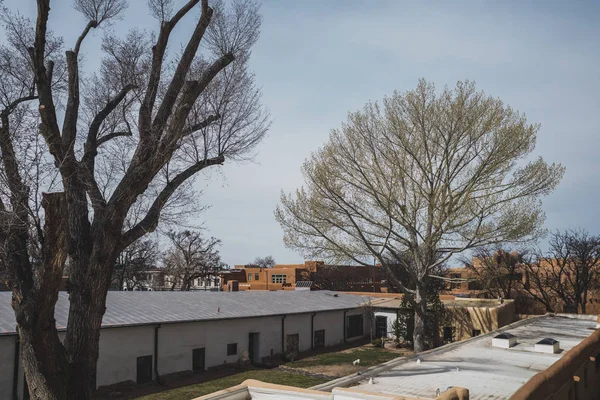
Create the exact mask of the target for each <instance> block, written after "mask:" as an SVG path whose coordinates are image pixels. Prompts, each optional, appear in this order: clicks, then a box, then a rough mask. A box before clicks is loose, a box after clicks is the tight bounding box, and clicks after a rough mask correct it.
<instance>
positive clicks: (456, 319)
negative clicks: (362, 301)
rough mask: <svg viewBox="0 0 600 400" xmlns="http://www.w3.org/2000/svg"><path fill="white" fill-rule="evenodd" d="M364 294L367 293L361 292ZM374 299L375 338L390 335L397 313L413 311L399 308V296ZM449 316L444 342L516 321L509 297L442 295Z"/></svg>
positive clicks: (444, 328) (444, 327)
mask: <svg viewBox="0 0 600 400" xmlns="http://www.w3.org/2000/svg"><path fill="white" fill-rule="evenodd" d="M362 295H363V296H367V295H369V294H368V293H362ZM394 296H395V297H394V298H391V296H386V297H380V298H376V299H374V300H372V301H371V306H372V307H373V308H374V324H375V327H374V330H375V337H389V338H393V329H392V324H393V323H394V321H395V320H396V319H397V318H398V313H399V312H408V313H412V310H410V309H403V308H402V295H400V294H395V295H394ZM441 300H442V303H443V304H444V307H446V310H447V312H448V315H449V318H448V319H449V322H448V323H447V324H446V325H445V326H443V327H442V330H443V331H442V332H440V333H441V334H442V335H443V339H444V342H446V343H450V342H455V341H460V340H465V339H469V338H471V337H475V336H479V335H481V334H485V333H489V332H492V331H495V330H496V329H499V328H501V327H503V326H506V325H508V324H510V323H512V322H514V321H515V320H516V315H515V303H514V301H512V300H491V299H468V298H459V297H454V296H441Z"/></svg>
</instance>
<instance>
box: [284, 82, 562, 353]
mask: <svg viewBox="0 0 600 400" xmlns="http://www.w3.org/2000/svg"><path fill="white" fill-rule="evenodd" d="M539 128H540V127H539V125H536V124H530V123H528V122H527V119H526V117H525V115H523V114H521V113H519V112H517V111H515V110H513V109H512V108H511V107H509V106H507V105H505V104H504V103H503V102H502V101H501V100H500V99H497V98H494V97H490V96H487V95H486V94H485V93H483V92H478V91H477V90H476V87H475V84H474V83H472V82H458V84H457V85H456V87H455V88H453V89H450V88H444V89H443V90H442V91H441V92H439V93H438V92H436V90H435V87H434V85H433V84H430V83H428V82H426V81H425V80H421V81H419V84H418V86H417V87H416V89H414V90H410V91H407V92H405V93H401V92H394V93H393V94H392V95H391V96H389V97H386V98H384V100H383V101H382V102H381V103H368V104H367V105H366V106H365V107H364V109H363V110H360V111H356V112H352V113H350V114H349V115H348V120H347V121H346V122H345V123H343V124H342V126H341V128H339V129H334V130H332V132H331V134H330V136H329V140H328V141H327V142H326V144H325V145H324V146H323V147H322V148H320V149H318V150H317V151H315V152H314V153H313V154H312V155H311V156H310V157H309V158H308V159H307V160H306V162H305V163H304V165H303V168H302V172H303V175H304V180H305V185H304V186H303V187H302V188H299V189H298V190H296V192H294V193H291V194H286V193H283V194H282V196H281V204H280V206H278V208H277V210H276V211H275V215H276V218H277V220H278V221H279V223H280V224H281V226H282V228H283V230H284V241H285V243H286V245H287V246H289V247H290V248H293V249H296V250H298V251H300V252H302V253H304V254H305V255H306V256H307V257H321V258H325V259H327V260H334V261H336V262H340V261H348V260H352V261H354V262H358V263H361V264H365V265H366V264H367V263H368V262H369V261H370V260H371V259H372V258H373V257H375V259H376V260H377V261H378V262H379V263H380V264H382V265H390V264H400V265H402V266H403V267H404V269H405V270H406V271H407V272H408V273H409V274H410V277H411V280H412V281H414V282H416V287H415V288H414V289H411V288H408V287H406V286H405V285H403V284H402V282H400V281H396V282H394V284H395V285H396V287H397V288H398V289H399V290H401V291H402V292H404V293H405V294H408V295H410V296H411V298H413V299H414V302H413V306H415V307H417V308H416V314H417V315H416V316H415V317H416V318H415V340H414V342H415V349H416V350H417V351H420V350H422V348H423V340H422V332H423V324H422V321H421V319H422V317H423V316H424V315H425V307H426V304H425V303H426V300H425V297H426V296H425V293H424V292H423V284H422V283H423V281H424V279H425V278H426V277H427V276H428V275H429V274H430V272H431V271H432V270H433V269H434V268H436V267H437V266H439V265H441V264H443V263H444V262H445V261H447V260H449V259H450V258H451V257H452V256H453V255H455V254H460V253H461V252H463V251H465V250H467V249H472V248H476V247H480V246H484V245H491V244H495V243H502V242H513V243H515V242H527V241H530V240H533V239H535V238H537V237H539V235H540V234H541V233H542V232H543V228H542V224H543V221H544V213H543V211H542V208H541V200H540V199H541V197H542V196H544V195H547V194H549V193H550V192H552V190H554V188H556V186H557V185H558V183H559V182H560V180H561V178H562V176H563V173H564V168H563V167H562V166H561V165H559V164H548V163H546V162H545V161H544V160H543V159H542V158H541V157H540V158H533V159H532V158H531V153H532V152H533V150H534V148H535V143H536V136H537V133H538V131H539ZM390 275H391V274H390Z"/></svg>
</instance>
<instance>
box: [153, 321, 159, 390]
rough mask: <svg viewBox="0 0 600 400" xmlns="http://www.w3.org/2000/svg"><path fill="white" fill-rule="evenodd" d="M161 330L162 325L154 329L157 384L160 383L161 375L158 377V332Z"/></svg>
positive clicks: (155, 377)
mask: <svg viewBox="0 0 600 400" xmlns="http://www.w3.org/2000/svg"><path fill="white" fill-rule="evenodd" d="M159 329H160V324H158V325H156V326H155V327H154V379H156V381H157V382H159V381H160V375H158V330H159Z"/></svg>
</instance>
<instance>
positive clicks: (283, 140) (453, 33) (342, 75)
mask: <svg viewBox="0 0 600 400" xmlns="http://www.w3.org/2000/svg"><path fill="white" fill-rule="evenodd" d="M5 2H6V3H7V5H8V6H9V7H11V8H13V9H14V8H19V9H20V10H21V11H22V12H23V13H25V14H30V13H31V12H32V11H34V6H35V2H34V1H33V0H6V1H5ZM450 3H452V4H450ZM525 3H527V4H525ZM68 4H70V1H67V0H61V1H58V0H54V6H53V9H52V16H51V24H52V27H53V28H54V30H55V31H57V33H59V34H62V35H65V36H67V35H69V34H73V33H74V32H79V31H80V30H81V28H82V27H83V26H84V24H85V22H84V21H83V20H82V19H81V18H80V17H79V16H78V15H77V14H76V13H74V12H72V11H70V10H68V9H67V5H68ZM130 4H131V6H130V8H129V10H128V14H127V18H126V19H125V20H124V21H122V22H119V23H117V25H116V26H115V29H117V30H119V31H120V30H125V29H127V27H128V26H131V25H133V24H136V25H138V26H140V25H141V26H142V27H145V28H148V29H150V28H152V27H153V26H154V25H153V24H154V20H152V19H151V18H149V17H148V15H147V12H146V9H145V4H146V3H145V1H144V0H131V1H130ZM261 10H262V14H263V27H262V35H261V38H260V40H259V42H258V44H257V45H256V47H255V50H254V53H253V56H252V63H251V64H252V67H253V69H254V71H255V73H256V76H257V82H258V84H259V85H260V86H261V87H262V89H263V94H264V103H265V105H266V106H267V107H268V108H269V110H270V112H271V115H272V117H273V125H272V128H271V130H270V132H269V136H268V137H267V138H266V139H265V140H264V142H263V143H262V144H261V145H260V146H259V147H258V149H257V156H256V158H255V160H254V162H252V163H244V164H242V165H240V164H226V165H225V166H224V167H223V168H222V171H221V172H216V171H214V170H213V171H212V173H211V174H210V179H201V180H199V183H198V184H199V185H200V188H202V189H203V190H204V192H205V195H204V197H203V199H204V201H205V202H206V203H208V204H211V205H212V207H211V209H210V210H208V211H207V212H205V213H204V214H202V215H199V216H198V221H205V226H206V227H207V228H208V229H209V231H210V234H211V235H214V236H216V237H219V238H221V239H222V240H223V246H222V250H221V252H222V255H223V258H224V261H225V262H227V263H229V264H232V265H233V264H241V263H246V262H248V261H251V260H252V259H253V258H254V257H255V256H264V255H268V254H272V255H273V256H274V257H275V259H276V260H277V262H279V263H295V262H300V261H302V257H301V256H300V255H299V254H296V253H293V252H291V251H290V250H287V249H286V248H285V247H284V245H283V242H282V235H283V234H282V231H281V229H280V227H279V225H278V224H277V222H276V221H275V219H274V217H273V210H274V208H275V206H276V204H277V203H278V200H279V193H280V190H282V189H283V190H285V191H290V190H293V189H295V188H296V187H298V186H300V185H301V184H302V177H301V174H300V166H301V164H302V162H303V161H304V159H305V158H306V157H307V156H308V155H309V154H310V152H311V151H314V150H316V149H317V148H318V147H319V146H321V145H322V144H323V143H324V142H325V141H326V140H327V137H328V134H329V130H330V129H332V128H336V127H339V125H340V123H341V121H343V120H345V118H346V114H347V112H348V111H351V110H356V109H358V108H361V107H362V106H363V105H364V103H366V102H367V101H369V100H379V99H381V98H382V97H383V96H384V95H386V94H390V93H391V92H392V91H393V90H401V91H403V90H408V89H412V88H414V87H415V86H416V84H417V81H418V79H419V78H421V77H424V78H426V79H427V80H429V81H432V82H434V83H435V84H436V85H437V86H438V87H440V88H441V87H443V86H444V85H449V86H453V85H454V84H455V83H456V81H458V80H465V79H469V80H474V81H475V82H476V83H477V86H478V88H479V89H482V90H484V91H486V92H487V93H488V94H490V95H493V96H497V97H500V98H501V99H502V100H504V101H505V102H506V103H507V104H509V105H511V106H512V107H514V108H516V109H518V110H520V111H522V112H524V113H526V115H527V117H528V118H529V120H530V121H531V122H538V123H540V124H541V126H542V128H541V130H540V133H539V136H538V146H537V148H536V152H535V153H536V155H542V156H543V157H544V158H545V159H546V160H547V161H550V162H553V161H555V162H560V163H562V164H563V165H565V166H566V167H567V173H566V175H565V178H564V180H563V182H562V183H561V185H560V186H559V188H558V189H557V190H556V192H555V193H554V194H552V195H551V196H549V197H548V198H547V199H546V200H545V202H544V209H545V211H546V213H547V221H546V227H547V228H549V229H565V228H573V227H576V226H581V227H585V228H587V229H588V230H590V231H591V232H593V233H600V227H599V226H598V222H599V221H600V218H599V217H600V211H599V208H598V200H597V199H598V198H600V179H598V176H597V175H598V173H599V171H600V160H599V157H598V155H597V154H598V147H599V146H598V145H599V144H600V113H599V110H600V100H599V93H600V67H599V65H600V39H599V38H600V26H599V25H600V24H598V21H600V3H598V2H592V1H588V2H584V1H569V2H567V1H541V0H540V1H529V2H526V1H501V2H500V1H483V0H481V1H475V0H473V1H453V2H448V1H411V2H409V1H383V0H372V1H368V2H367V1H348V0H339V1H325V0H320V1H317V0H314V1H312V0H305V1H297V0H280V1H276V0H264V1H263V4H262V9H261ZM191 22H192V20H191V19H188V20H187V21H186V25H183V26H182V29H180V31H179V32H178V34H180V35H181V36H179V37H180V38H183V37H184V36H185V34H186V32H189V30H190V29H191ZM99 38H100V34H96V37H95V38H94V39H95V40H96V41H98V39H99ZM86 46H89V49H90V50H89V51H88V53H87V56H86V59H87V60H88V64H92V63H93V60H94V59H95V58H96V57H97V54H95V53H94V51H95V50H96V49H97V46H94V45H93V42H90V44H89V45H88V44H86Z"/></svg>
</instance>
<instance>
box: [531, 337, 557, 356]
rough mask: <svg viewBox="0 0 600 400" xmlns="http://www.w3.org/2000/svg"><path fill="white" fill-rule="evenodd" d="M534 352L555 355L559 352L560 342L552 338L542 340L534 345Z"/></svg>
mask: <svg viewBox="0 0 600 400" xmlns="http://www.w3.org/2000/svg"><path fill="white" fill-rule="evenodd" d="M535 351H538V352H540V353H549V354H556V353H558V352H559V351H560V342H559V341H558V340H554V339H552V338H545V339H542V340H540V341H539V342H537V343H536V344H535Z"/></svg>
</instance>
